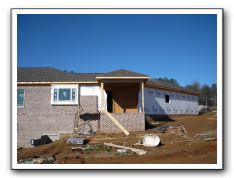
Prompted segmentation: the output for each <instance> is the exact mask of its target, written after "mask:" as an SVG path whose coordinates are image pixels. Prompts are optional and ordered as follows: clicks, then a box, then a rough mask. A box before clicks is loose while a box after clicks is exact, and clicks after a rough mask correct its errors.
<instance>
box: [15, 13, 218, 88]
mask: <svg viewBox="0 0 234 178" xmlns="http://www.w3.org/2000/svg"><path fill="white" fill-rule="evenodd" d="M216 21H217V19H216V15H205V14H204V15H95V14H94V15H35V14H27V15H18V36H17V38H18V39H17V45H18V54H17V55H18V67H56V68H58V69H62V70H67V71H75V72H108V71H112V70H116V69H128V70H132V71H136V72H139V73H144V74H147V75H150V76H151V77H154V78H159V77H168V78H174V79H176V80H177V81H178V82H179V83H180V84H181V85H182V86H184V85H186V84H190V83H192V82H193V81H199V82H200V83H202V84H205V83H207V84H212V83H216V76H217V71H216V68H217V56H216V53H217V52H216V51H217V50H216V48H217V38H216V34H217V29H216V26H217V23H216Z"/></svg>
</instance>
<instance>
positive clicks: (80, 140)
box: [67, 137, 84, 145]
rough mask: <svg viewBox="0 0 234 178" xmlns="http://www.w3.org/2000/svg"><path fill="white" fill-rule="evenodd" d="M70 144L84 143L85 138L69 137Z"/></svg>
mask: <svg viewBox="0 0 234 178" xmlns="http://www.w3.org/2000/svg"><path fill="white" fill-rule="evenodd" d="M67 143H68V144H74V145H83V144H84V138H75V137H72V138H68V139H67Z"/></svg>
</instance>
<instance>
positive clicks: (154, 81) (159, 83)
mask: <svg viewBox="0 0 234 178" xmlns="http://www.w3.org/2000/svg"><path fill="white" fill-rule="evenodd" d="M145 84H146V85H149V86H154V87H160V88H168V89H174V90H176V91H180V92H185V93H191V94H198V93H197V92H194V91H192V90H189V89H187V88H184V87H182V86H178V85H173V84H171V83H168V82H166V81H161V80H157V79H150V80H148V81H146V83H145Z"/></svg>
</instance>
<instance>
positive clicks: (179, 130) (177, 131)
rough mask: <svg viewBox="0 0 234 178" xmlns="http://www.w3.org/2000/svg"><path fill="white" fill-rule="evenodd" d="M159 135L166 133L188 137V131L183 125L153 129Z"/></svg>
mask: <svg viewBox="0 0 234 178" xmlns="http://www.w3.org/2000/svg"><path fill="white" fill-rule="evenodd" d="M153 130H154V131H156V132H159V133H166V134H174V135H178V136H185V135H187V131H186V129H185V128H184V126H183V125H178V126H158V127H156V128H154V129H153Z"/></svg>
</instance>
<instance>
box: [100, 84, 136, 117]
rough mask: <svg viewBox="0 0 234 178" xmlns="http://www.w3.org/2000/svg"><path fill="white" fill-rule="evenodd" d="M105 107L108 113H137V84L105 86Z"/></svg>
mask: <svg viewBox="0 0 234 178" xmlns="http://www.w3.org/2000/svg"><path fill="white" fill-rule="evenodd" d="M104 89H105V91H106V94H107V100H106V106H107V111H108V112H110V113H136V112H138V94H139V90H140V86H139V84H121V83H118V84H113V83H112V84H109V83H108V84H105V85H104Z"/></svg>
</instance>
